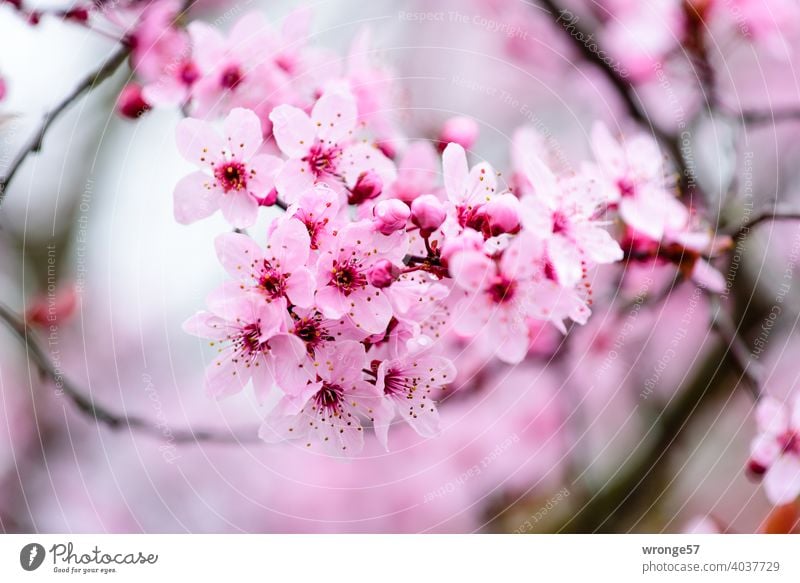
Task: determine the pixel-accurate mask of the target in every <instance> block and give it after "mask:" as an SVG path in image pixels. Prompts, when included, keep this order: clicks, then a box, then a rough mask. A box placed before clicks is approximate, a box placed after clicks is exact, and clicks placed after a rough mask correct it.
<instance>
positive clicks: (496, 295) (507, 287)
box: [486, 275, 517, 304]
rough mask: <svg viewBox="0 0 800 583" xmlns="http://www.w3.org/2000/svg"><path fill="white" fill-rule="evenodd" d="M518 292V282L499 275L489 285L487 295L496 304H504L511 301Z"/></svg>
mask: <svg viewBox="0 0 800 583" xmlns="http://www.w3.org/2000/svg"><path fill="white" fill-rule="evenodd" d="M516 290H517V282H516V281H514V280H512V279H509V278H507V277H505V276H503V275H498V276H496V277H495V278H494V281H492V283H491V284H490V285H489V287H488V288H487V290H486V293H487V294H489V297H490V298H491V299H492V301H493V302H494V303H495V304H503V303H505V302H509V301H511V299H512V298H513V297H514V294H515V292H516Z"/></svg>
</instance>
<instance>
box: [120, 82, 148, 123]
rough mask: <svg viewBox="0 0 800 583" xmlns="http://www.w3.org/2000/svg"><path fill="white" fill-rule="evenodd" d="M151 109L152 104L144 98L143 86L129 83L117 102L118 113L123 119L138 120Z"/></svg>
mask: <svg viewBox="0 0 800 583" xmlns="http://www.w3.org/2000/svg"><path fill="white" fill-rule="evenodd" d="M149 109H150V104H149V103H147V102H146V101H145V100H144V97H142V86H141V85H139V84H138V83H129V84H128V85H126V86H125V87H123V88H122V91H121V92H120V94H119V99H118V100H117V111H118V112H119V114H120V115H121V116H122V117H127V118H129V119H136V118H138V117H140V116H141V115H142V114H143V113H145V112H146V111H148V110H149Z"/></svg>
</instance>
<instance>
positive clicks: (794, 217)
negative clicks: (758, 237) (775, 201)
mask: <svg viewBox="0 0 800 583" xmlns="http://www.w3.org/2000/svg"><path fill="white" fill-rule="evenodd" d="M774 221H800V211H792V210H780V209H777V208H774V207H773V208H768V209H764V210H762V211H759V212H757V213H756V214H755V216H753V217H752V218H750V219H749V220H748V221H747V222H745V223H744V224H743V225H741V226H740V227H738V228H736V230H735V231H733V232H732V233H731V234H730V236H731V237H732V238H733V239H734V240H739V239H741V238H743V237H746V236H747V235H749V234H750V231H751V230H752V229H753V228H754V227H757V226H758V225H760V224H761V223H766V222H774Z"/></svg>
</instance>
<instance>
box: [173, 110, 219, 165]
mask: <svg viewBox="0 0 800 583" xmlns="http://www.w3.org/2000/svg"><path fill="white" fill-rule="evenodd" d="M175 140H176V143H177V146H178V152H180V155H181V156H183V157H184V158H185V159H186V160H188V161H189V162H191V163H192V164H194V165H196V166H199V167H200V168H207V169H211V168H212V163H213V162H215V161H216V160H217V159H218V158H219V157H220V156H221V155H222V149H223V148H224V147H225V144H224V143H223V141H222V138H220V137H219V134H217V132H216V131H214V128H213V127H212V126H211V124H209V123H208V122H205V121H202V120H199V119H194V118H191V117H190V118H186V119H183V120H181V121H180V123H178V127H177V128H176V129H175Z"/></svg>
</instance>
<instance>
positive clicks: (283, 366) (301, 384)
mask: <svg viewBox="0 0 800 583" xmlns="http://www.w3.org/2000/svg"><path fill="white" fill-rule="evenodd" d="M269 348H270V352H271V354H272V357H273V360H274V362H275V378H276V380H277V383H278V385H279V386H280V387H281V389H283V392H284V393H286V394H287V395H294V396H296V395H300V394H301V393H302V392H303V391H304V390H306V389H307V387H308V385H309V383H311V382H312V381H314V380H316V376H317V374H316V371H315V370H314V367H313V365H312V363H311V361H310V360H309V358H308V351H307V350H306V344H305V342H303V341H302V340H300V339H299V338H298V337H297V336H294V335H292V334H276V335H275V336H273V337H272V338H270V340H269Z"/></svg>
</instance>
